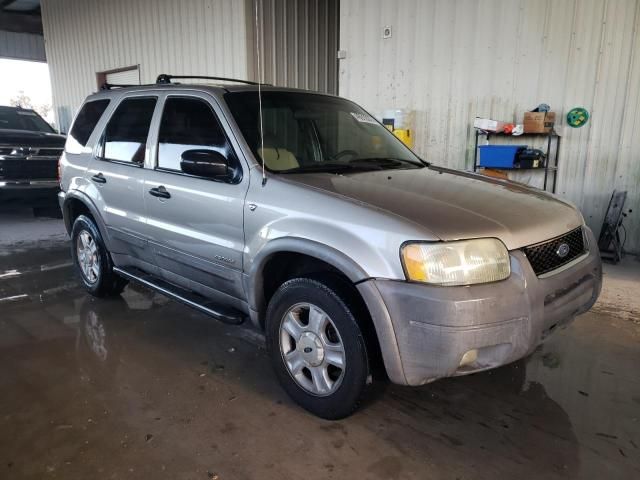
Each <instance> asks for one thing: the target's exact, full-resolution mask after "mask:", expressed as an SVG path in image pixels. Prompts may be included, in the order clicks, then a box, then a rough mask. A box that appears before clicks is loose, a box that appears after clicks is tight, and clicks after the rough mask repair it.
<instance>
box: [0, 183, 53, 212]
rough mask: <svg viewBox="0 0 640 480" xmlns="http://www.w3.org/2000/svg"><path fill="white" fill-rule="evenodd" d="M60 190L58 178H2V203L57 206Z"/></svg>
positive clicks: (0, 191)
mask: <svg viewBox="0 0 640 480" xmlns="http://www.w3.org/2000/svg"><path fill="white" fill-rule="evenodd" d="M59 191H60V185H59V184H58V181H57V180H0V203H2V204H7V203H15V204H20V205H23V206H29V207H49V206H55V205H56V203H57V202H56V197H57V195H58V192H59Z"/></svg>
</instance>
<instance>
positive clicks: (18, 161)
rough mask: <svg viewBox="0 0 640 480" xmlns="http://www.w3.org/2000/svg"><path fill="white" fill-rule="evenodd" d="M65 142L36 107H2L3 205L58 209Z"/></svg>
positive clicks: (0, 199) (0, 185)
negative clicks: (59, 175)
mask: <svg viewBox="0 0 640 480" xmlns="http://www.w3.org/2000/svg"><path fill="white" fill-rule="evenodd" d="M64 142H65V137H64V135H59V134H57V133H56V132H55V130H54V129H53V128H51V126H50V125H49V124H48V123H47V122H46V121H45V120H44V119H43V118H42V117H41V116H40V115H38V114H37V113H36V112H34V111H33V110H31V109H27V108H21V107H5V106H0V205H6V204H9V203H13V202H15V203H16V204H20V205H26V206H30V207H33V208H34V212H35V213H38V212H45V213H46V212H49V211H51V212H52V213H53V211H56V210H57V199H56V195H57V192H58V190H59V187H58V159H59V158H60V155H61V154H62V151H63V148H64Z"/></svg>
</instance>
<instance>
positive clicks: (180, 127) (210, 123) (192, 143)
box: [158, 97, 235, 172]
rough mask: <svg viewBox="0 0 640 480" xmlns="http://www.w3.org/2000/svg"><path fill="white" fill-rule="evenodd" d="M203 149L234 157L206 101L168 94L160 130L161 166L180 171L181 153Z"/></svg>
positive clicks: (159, 156)
mask: <svg viewBox="0 0 640 480" xmlns="http://www.w3.org/2000/svg"><path fill="white" fill-rule="evenodd" d="M202 149H204V150H214V151H217V152H219V153H221V154H222V155H224V156H225V157H226V158H228V159H229V160H230V161H231V160H232V158H235V157H234V156H233V151H232V150H231V146H230V145H229V142H228V141H227V137H226V136H225V134H224V131H223V130H222V126H221V125H220V122H218V119H217V118H216V115H215V114H214V112H213V110H212V109H211V106H210V105H209V104H208V103H207V102H205V101H204V100H200V99H197V98H184V97H169V98H167V101H166V102H165V104H164V111H163V112H162V120H161V122H160V131H159V133H158V167H159V168H162V169H166V170H175V171H178V172H179V171H181V168H180V160H181V156H182V153H183V152H185V151H187V150H202Z"/></svg>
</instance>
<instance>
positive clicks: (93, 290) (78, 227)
mask: <svg viewBox="0 0 640 480" xmlns="http://www.w3.org/2000/svg"><path fill="white" fill-rule="evenodd" d="M71 256H72V258H73V263H74V265H75V267H76V270H77V271H78V275H79V277H80V280H81V281H82V284H83V285H84V288H85V289H86V290H87V291H88V292H89V293H90V294H91V295H94V296H96V297H106V296H113V295H119V294H120V293H122V290H124V287H125V286H126V285H127V281H126V280H125V279H123V278H121V277H119V276H118V275H116V274H115V273H114V272H113V264H112V262H111V256H110V255H109V251H108V250H107V247H105V245H104V241H103V240H102V236H101V235H100V231H99V230H98V227H96V225H95V223H94V221H93V219H91V218H90V217H87V216H85V215H80V216H79V217H78V218H76V220H75V222H73V228H72V230H71Z"/></svg>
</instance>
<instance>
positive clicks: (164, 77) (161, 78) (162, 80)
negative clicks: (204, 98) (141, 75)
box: [156, 73, 265, 85]
mask: <svg viewBox="0 0 640 480" xmlns="http://www.w3.org/2000/svg"><path fill="white" fill-rule="evenodd" d="M174 78H178V79H181V78H195V79H198V80H222V81H224V82H236V83H244V84H247V85H258V82H251V81H249V80H240V79H238V78H226V77H209V76H206V75H169V74H167V73H161V74H160V75H158V78H157V79H156V83H159V84H168V83H171V80H173V79H174ZM263 85H265V84H263Z"/></svg>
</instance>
